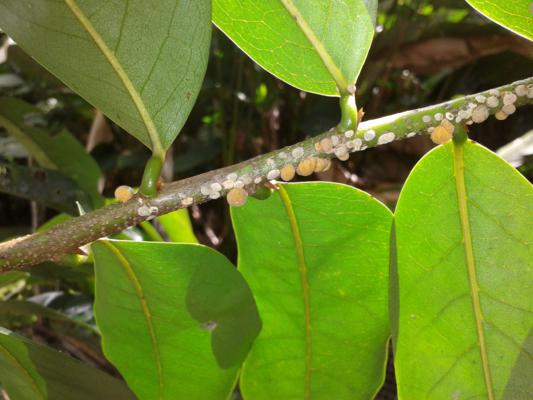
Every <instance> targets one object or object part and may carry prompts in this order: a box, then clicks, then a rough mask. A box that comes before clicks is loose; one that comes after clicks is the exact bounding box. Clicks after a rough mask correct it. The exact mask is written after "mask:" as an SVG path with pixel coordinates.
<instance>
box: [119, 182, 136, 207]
mask: <svg viewBox="0 0 533 400" xmlns="http://www.w3.org/2000/svg"><path fill="white" fill-rule="evenodd" d="M134 194H135V192H134V191H133V189H132V188H131V187H130V186H127V185H121V186H119V187H117V188H116V189H115V199H117V201H118V202H120V203H125V202H127V201H128V200H130V199H131V198H132V197H133V195H134Z"/></svg>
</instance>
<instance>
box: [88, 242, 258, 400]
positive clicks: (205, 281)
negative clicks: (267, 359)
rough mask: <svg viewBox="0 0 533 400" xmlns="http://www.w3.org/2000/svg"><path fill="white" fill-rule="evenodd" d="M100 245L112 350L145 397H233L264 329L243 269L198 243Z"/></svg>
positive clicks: (101, 291) (106, 334) (101, 289)
mask: <svg viewBox="0 0 533 400" xmlns="http://www.w3.org/2000/svg"><path fill="white" fill-rule="evenodd" d="M93 249H94V256H95V263H96V302H95V315H96V320H97V323H98V326H99V328H100V331H101V333H102V339H103V348H104V352H105V354H106V356H107V357H108V358H109V360H110V361H111V362H113V363H114V364H115V366H116V367H117V368H118V369H119V370H120V372H121V373H122V375H123V376H124V378H125V379H126V381H127V382H128V383H129V385H130V387H131V388H132V389H133V391H134V392H135V393H136V394H137V395H138V396H139V398H141V399H143V400H149V399H202V400H204V399H205V400H209V399H216V400H219V399H225V398H227V397H228V396H229V394H230V392H231V391H232V389H233V386H234V384H235V380H236V378H237V371H238V368H239V366H240V362H242V360H243V359H244V357H245V356H246V353H247V352H248V350H249V348H250V346H251V343H252V341H253V339H254V338H255V336H256V335H257V333H258V330H259V328H260V321H259V317H258V314H257V310H256V308H255V303H254V300H253V297H252V294H251V292H250V289H249V288H248V286H247V285H246V282H245V281H244V279H243V278H242V277H241V276H240V274H239V273H238V272H237V270H236V269H235V267H234V266H233V265H232V264H231V263H230V262H229V261H228V260H227V259H226V258H225V257H224V256H222V255H221V254H220V253H217V252H216V251H214V250H211V249H209V248H207V247H204V246H199V245H192V244H177V243H154V242H144V243H142V242H127V241H99V242H97V243H96V244H95V245H93ZM219 364H221V365H222V366H223V367H226V369H223V368H221V367H220V366H219Z"/></svg>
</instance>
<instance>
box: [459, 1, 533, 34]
mask: <svg viewBox="0 0 533 400" xmlns="http://www.w3.org/2000/svg"><path fill="white" fill-rule="evenodd" d="M466 1H467V2H468V3H469V4H470V5H471V6H472V7H474V8H475V9H476V10H477V11H479V12H480V13H482V14H483V15H485V16H486V17H487V18H490V19H491V20H493V21H494V22H496V23H497V24H500V25H502V26H503V27H505V28H507V29H509V30H510V31H513V32H514V33H517V34H519V35H521V36H524V37H525V38H528V39H529V40H533V12H532V11H531V2H530V1H527V0H491V1H487V0H466Z"/></svg>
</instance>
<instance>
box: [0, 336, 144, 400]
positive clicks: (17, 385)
mask: <svg viewBox="0 0 533 400" xmlns="http://www.w3.org/2000/svg"><path fill="white" fill-rule="evenodd" d="M0 371H2V374H1V376H0V383H1V384H2V386H3V387H4V389H6V391H7V393H8V395H9V398H10V399H11V400H26V399H32V400H33V399H35V400H39V399H42V400H94V399H117V400H121V399H131V400H133V399H134V398H135V397H134V396H133V394H132V393H131V392H130V391H129V389H128V388H127V387H126V385H125V384H124V383H123V382H121V381H119V380H117V379H115V378H113V377H111V376H109V375H107V374H106V373H104V372H102V371H100V370H97V369H96V368H93V367H90V366H88V365H86V364H83V363H82V362H80V361H77V360H75V359H73V358H71V357H69V356H66V355H64V354H62V353H60V352H58V351H56V350H52V349H50V348H48V347H45V346H41V345H38V344H36V343H34V342H31V341H29V340H27V339H25V338H23V337H21V336H18V335H15V334H13V333H11V332H9V331H7V330H5V329H2V328H0Z"/></svg>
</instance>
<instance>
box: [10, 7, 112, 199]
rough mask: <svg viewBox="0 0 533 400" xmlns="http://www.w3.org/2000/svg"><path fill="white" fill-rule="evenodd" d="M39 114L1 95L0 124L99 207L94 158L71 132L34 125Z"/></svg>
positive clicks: (97, 171)
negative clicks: (74, 183)
mask: <svg viewBox="0 0 533 400" xmlns="http://www.w3.org/2000/svg"><path fill="white" fill-rule="evenodd" d="M1 7H2V6H1V5H0V8H1ZM0 19H1V17H0ZM39 115H40V111H39V109H37V108H35V107H34V106H32V105H31V104H28V103H26V102H24V101H22V100H19V99H16V98H8V97H1V98H0V126H3V127H4V128H5V129H6V130H7V132H8V133H9V134H10V135H11V136H13V137H15V138H16V139H17V140H18V141H19V142H20V143H21V144H22V145H23V146H24V147H25V148H26V150H27V151H28V152H29V153H30V154H31V156H32V157H33V158H34V159H35V160H36V161H37V163H39V165H40V166H41V167H43V168H48V169H52V170H59V172H61V173H62V174H63V175H65V176H67V177H69V178H70V179H72V180H73V181H74V182H76V183H77V184H78V186H79V187H80V188H82V189H83V190H84V192H85V193H87V195H88V196H89V197H90V198H91V200H92V202H93V204H94V206H101V205H102V204H103V200H102V198H101V196H100V194H99V193H98V180H99V179H100V175H101V173H100V168H99V167H98V164H97V163H96V161H95V160H94V159H93V158H92V157H91V156H90V155H89V154H87V152H86V151H85V149H84V148H83V146H82V145H81V143H80V142H78V141H77V140H76V139H75V138H74V137H73V136H72V134H70V132H67V131H66V130H62V131H60V132H58V133H55V134H52V133H49V132H48V131H46V130H44V129H42V128H39V127H37V126H35V123H34V122H33V120H35V119H36V117H38V116H39Z"/></svg>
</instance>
